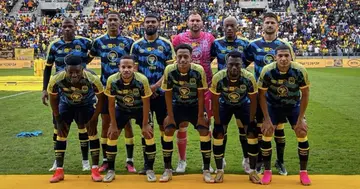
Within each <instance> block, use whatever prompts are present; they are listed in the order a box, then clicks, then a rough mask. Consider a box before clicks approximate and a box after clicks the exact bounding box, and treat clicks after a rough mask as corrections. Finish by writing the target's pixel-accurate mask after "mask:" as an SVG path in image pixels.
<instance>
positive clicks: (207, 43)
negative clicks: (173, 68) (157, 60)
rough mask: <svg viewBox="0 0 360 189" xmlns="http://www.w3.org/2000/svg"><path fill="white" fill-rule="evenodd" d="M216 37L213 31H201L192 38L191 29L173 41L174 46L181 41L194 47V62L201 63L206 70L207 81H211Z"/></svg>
mask: <svg viewBox="0 0 360 189" xmlns="http://www.w3.org/2000/svg"><path fill="white" fill-rule="evenodd" d="M214 40H215V38H214V36H213V35H212V34H211V33H207V32H201V33H200V37H199V38H191V33H190V31H187V32H184V33H180V34H179V35H176V36H175V37H174V39H173V41H172V43H173V45H174V47H176V46H177V45H179V44H181V43H185V44H189V45H191V47H192V48H193V53H192V60H193V63H197V64H200V65H201V66H202V67H203V68H204V70H205V72H206V80H207V83H208V84H210V83H211V78H212V71H211V54H210V48H211V44H212V43H213V42H214Z"/></svg>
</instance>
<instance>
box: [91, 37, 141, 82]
mask: <svg viewBox="0 0 360 189" xmlns="http://www.w3.org/2000/svg"><path fill="white" fill-rule="evenodd" d="M133 42H134V40H133V39H131V38H128V37H124V36H121V35H118V36H117V37H110V36H109V34H104V35H102V36H100V37H98V38H96V39H95V40H94V43H93V45H92V48H91V51H90V56H98V57H100V59H101V82H102V84H103V85H104V86H105V85H106V81H107V79H108V78H109V77H110V76H111V75H112V74H115V73H116V72H118V71H119V67H118V65H119V63H120V58H121V57H122V56H123V55H126V54H129V53H130V49H131V45H132V44H133Z"/></svg>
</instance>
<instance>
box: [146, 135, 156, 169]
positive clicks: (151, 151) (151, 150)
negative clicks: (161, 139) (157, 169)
mask: <svg viewBox="0 0 360 189" xmlns="http://www.w3.org/2000/svg"><path fill="white" fill-rule="evenodd" d="M145 143H146V147H145V153H146V156H147V159H148V162H147V168H148V169H149V170H153V169H154V162H155V155H156V145H155V140H154V137H152V138H150V139H145Z"/></svg>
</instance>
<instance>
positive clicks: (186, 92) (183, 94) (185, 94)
mask: <svg viewBox="0 0 360 189" xmlns="http://www.w3.org/2000/svg"><path fill="white" fill-rule="evenodd" d="M179 92H180V98H183V99H186V98H189V94H190V89H189V88H187V87H180V89H179Z"/></svg>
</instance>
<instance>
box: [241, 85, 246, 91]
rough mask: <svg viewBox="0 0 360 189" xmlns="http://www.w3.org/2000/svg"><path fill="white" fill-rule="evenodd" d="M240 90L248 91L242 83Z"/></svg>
mask: <svg viewBox="0 0 360 189" xmlns="http://www.w3.org/2000/svg"><path fill="white" fill-rule="evenodd" d="M240 91H241V92H244V91H246V85H244V84H243V85H240Z"/></svg>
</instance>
